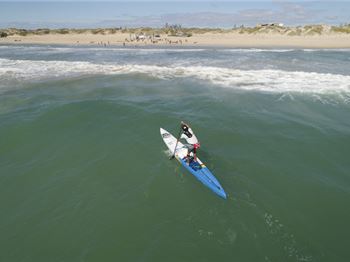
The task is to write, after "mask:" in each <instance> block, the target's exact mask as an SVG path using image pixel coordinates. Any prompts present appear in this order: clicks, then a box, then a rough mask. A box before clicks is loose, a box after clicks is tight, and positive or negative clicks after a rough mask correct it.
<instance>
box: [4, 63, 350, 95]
mask: <svg viewBox="0 0 350 262" xmlns="http://www.w3.org/2000/svg"><path fill="white" fill-rule="evenodd" d="M122 74H145V75H147V76H150V77H154V78H158V79H175V78H195V79H198V80H203V83H208V82H209V83H211V84H213V85H217V86H221V87H227V88H234V89H241V90H253V91H263V92H272V93H286V92H295V93H311V94H328V93H341V94H346V95H347V96H349V95H350V76H348V75H338V74H323V73H314V72H292V71H282V70H266V69H264V70H239V69H232V68H221V67H208V66H156V65H134V64H126V65H119V64H113V63H108V64H97V63H91V62H70V61H35V60H9V59H0V77H4V78H5V79H15V80H20V81H23V80H25V81H27V80H44V79H51V78H65V77H74V76H82V75H122Z"/></svg>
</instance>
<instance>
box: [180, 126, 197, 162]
mask: <svg viewBox="0 0 350 262" xmlns="http://www.w3.org/2000/svg"><path fill="white" fill-rule="evenodd" d="M181 138H183V139H185V140H186V142H187V144H186V145H185V146H186V147H187V149H188V151H187V156H186V157H185V158H186V160H187V163H188V164H189V163H190V162H191V161H192V160H194V161H197V155H196V154H197V149H198V148H200V144H199V141H198V139H197V137H196V136H195V134H194V132H193V131H192V129H191V128H190V127H189V125H188V124H186V123H185V122H183V121H181V136H180V139H181ZM191 153H192V154H193V156H191Z"/></svg>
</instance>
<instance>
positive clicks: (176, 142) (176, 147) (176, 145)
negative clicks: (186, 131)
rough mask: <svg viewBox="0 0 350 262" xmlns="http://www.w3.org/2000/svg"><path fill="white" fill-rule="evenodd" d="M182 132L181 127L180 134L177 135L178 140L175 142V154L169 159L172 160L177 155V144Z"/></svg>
mask: <svg viewBox="0 0 350 262" xmlns="http://www.w3.org/2000/svg"><path fill="white" fill-rule="evenodd" d="M181 133H182V129H180V132H179V135H178V136H177V140H176V144H175V149H174V153H173V155H172V156H171V157H170V158H169V160H172V159H174V157H175V153H176V148H177V144H178V143H179V140H180V136H181Z"/></svg>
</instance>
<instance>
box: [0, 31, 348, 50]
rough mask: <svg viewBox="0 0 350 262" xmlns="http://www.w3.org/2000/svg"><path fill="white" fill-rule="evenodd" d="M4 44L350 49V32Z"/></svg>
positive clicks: (29, 39)
mask: <svg viewBox="0 0 350 262" xmlns="http://www.w3.org/2000/svg"><path fill="white" fill-rule="evenodd" d="M0 44H50V45H51V44H69V45H99V46H108V45H118V46H129V47H135V46H136V47H141V46H213V47H214V46H218V47H232V48H238V47H243V48H244V47H246V48H269V47H278V48H289V47H294V48H350V34H336V33H324V34H320V35H300V36H290V35H283V34H278V33H259V34H247V33H244V34H242V33H238V32H228V33H216V32H208V33H203V34H193V35H192V36H191V37H178V36H168V35H166V34H161V35H159V37H157V38H154V37H145V38H144V39H138V40H136V39H135V37H134V35H132V34H130V33H122V32H117V33H113V34H92V33H82V34H79V33H69V34H44V35H26V36H20V35H11V36H8V37H4V38H0Z"/></svg>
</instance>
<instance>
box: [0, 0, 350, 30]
mask: <svg viewBox="0 0 350 262" xmlns="http://www.w3.org/2000/svg"><path fill="white" fill-rule="evenodd" d="M0 10H1V16H0V28H8V27H17V28H27V29H30V28H62V27H75V28H87V27H89V28H91V27H140V26H145V27H146V26H150V27H162V26H164V24H165V23H169V24H181V25H182V26H185V27H192V26H193V27H222V28H232V27H234V26H235V25H236V26H240V25H242V24H243V25H245V26H254V25H256V24H257V23H272V22H278V23H284V24H286V25H290V26H295V25H304V24H321V23H324V24H333V25H338V24H344V23H347V24H348V23H349V24H350V1H325V0H323V1H317V2H315V1H310V0H304V1H302V0H299V1H296V0H294V1H284V0H270V1H267V0H254V1H227V0H226V1H200V0H191V1H176V0H175V1H174V0H163V1H158V2H156V1H149V0H138V1H136V0H131V1H130V0H129V1H127V2H126V1H117V0H114V1H113V0H110V1H108V2H107V1H105V2H101V1H77V0H76V1H73V2H72V1H60V2H58V1H52V0H46V1H43V0H42V1H36V2H33V1H29V0H22V1H11V2H9V1H8V2H6V1H2V0H0Z"/></svg>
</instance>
